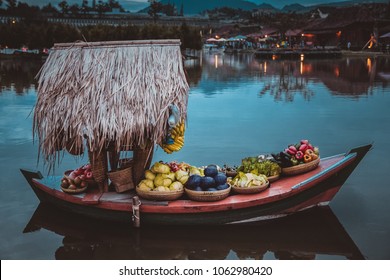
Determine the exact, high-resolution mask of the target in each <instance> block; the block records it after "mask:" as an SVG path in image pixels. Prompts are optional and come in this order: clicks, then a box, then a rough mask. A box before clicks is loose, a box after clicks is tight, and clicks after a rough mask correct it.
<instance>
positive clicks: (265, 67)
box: [264, 61, 267, 74]
mask: <svg viewBox="0 0 390 280" xmlns="http://www.w3.org/2000/svg"><path fill="white" fill-rule="evenodd" d="M264 74H267V61H265V62H264Z"/></svg>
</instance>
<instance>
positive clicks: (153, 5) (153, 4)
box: [148, 0, 162, 21]
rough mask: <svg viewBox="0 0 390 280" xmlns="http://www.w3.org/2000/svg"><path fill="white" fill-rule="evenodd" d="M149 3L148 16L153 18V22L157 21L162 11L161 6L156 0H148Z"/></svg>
mask: <svg viewBox="0 0 390 280" xmlns="http://www.w3.org/2000/svg"><path fill="white" fill-rule="evenodd" d="M148 2H149V3H150V6H149V10H148V14H149V15H150V16H151V17H152V18H153V21H156V20H157V19H158V13H160V12H161V10H162V4H161V3H160V2H159V1H157V0H148Z"/></svg>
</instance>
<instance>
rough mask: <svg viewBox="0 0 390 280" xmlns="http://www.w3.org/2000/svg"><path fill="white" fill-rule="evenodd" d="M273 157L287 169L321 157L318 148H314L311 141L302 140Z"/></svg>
mask: <svg viewBox="0 0 390 280" xmlns="http://www.w3.org/2000/svg"><path fill="white" fill-rule="evenodd" d="M272 156H273V157H274V159H275V161H276V162H277V163H278V164H279V165H280V166H281V167H282V168H286V167H291V166H295V165H298V164H303V163H309V162H311V161H313V160H316V159H318V157H319V156H320V152H319V149H318V147H315V146H313V145H312V144H311V143H310V142H309V140H301V141H300V142H299V143H297V144H292V145H289V146H288V147H287V148H286V149H285V150H284V151H282V152H280V153H278V154H272Z"/></svg>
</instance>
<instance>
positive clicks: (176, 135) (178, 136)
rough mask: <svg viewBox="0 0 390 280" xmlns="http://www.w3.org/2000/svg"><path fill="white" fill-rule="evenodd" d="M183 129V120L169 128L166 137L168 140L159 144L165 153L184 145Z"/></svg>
mask: <svg viewBox="0 0 390 280" xmlns="http://www.w3.org/2000/svg"><path fill="white" fill-rule="evenodd" d="M184 131H185V125H184V121H181V122H180V123H178V124H177V125H176V126H174V127H172V128H171V130H170V135H168V137H167V139H168V140H167V141H165V142H164V143H163V144H162V145H161V147H162V148H163V150H164V151H165V152H166V153H167V154H171V153H172V152H176V151H179V150H180V149H181V148H182V147H183V146H184Z"/></svg>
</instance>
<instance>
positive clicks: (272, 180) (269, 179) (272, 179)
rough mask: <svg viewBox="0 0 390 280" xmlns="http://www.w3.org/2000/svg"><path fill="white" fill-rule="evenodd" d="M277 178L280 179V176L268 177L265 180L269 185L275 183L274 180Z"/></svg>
mask: <svg viewBox="0 0 390 280" xmlns="http://www.w3.org/2000/svg"><path fill="white" fill-rule="evenodd" d="M279 178H280V174H278V175H274V176H269V177H268V176H267V179H268V181H269V182H270V183H272V182H275V181H276V180H279Z"/></svg>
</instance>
